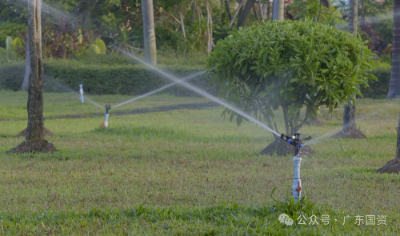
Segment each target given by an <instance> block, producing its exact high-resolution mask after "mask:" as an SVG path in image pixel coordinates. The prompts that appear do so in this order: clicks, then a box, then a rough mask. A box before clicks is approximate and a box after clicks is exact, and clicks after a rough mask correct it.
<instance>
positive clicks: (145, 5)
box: [142, 0, 157, 65]
mask: <svg viewBox="0 0 400 236" xmlns="http://www.w3.org/2000/svg"><path fill="white" fill-rule="evenodd" d="M142 14H143V34H144V50H145V53H146V61H147V62H149V63H152V64H153V65H156V64H157V49H156V34H155V31H154V11H153V0H142Z"/></svg>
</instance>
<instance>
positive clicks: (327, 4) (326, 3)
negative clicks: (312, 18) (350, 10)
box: [320, 0, 331, 8]
mask: <svg viewBox="0 0 400 236" xmlns="http://www.w3.org/2000/svg"><path fill="white" fill-rule="evenodd" d="M320 3H321V4H322V6H324V7H326V8H329V7H330V6H331V4H330V2H329V0H320Z"/></svg>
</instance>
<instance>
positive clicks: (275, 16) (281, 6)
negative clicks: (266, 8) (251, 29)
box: [272, 0, 285, 20]
mask: <svg viewBox="0 0 400 236" xmlns="http://www.w3.org/2000/svg"><path fill="white" fill-rule="evenodd" d="M284 10H285V1H284V0H274V1H273V3H272V20H284V18H283V13H284Z"/></svg>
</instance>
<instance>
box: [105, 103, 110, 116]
mask: <svg viewBox="0 0 400 236" xmlns="http://www.w3.org/2000/svg"><path fill="white" fill-rule="evenodd" d="M105 108H106V114H108V111H109V110H110V109H111V106H110V104H108V103H107V104H106V106H105Z"/></svg>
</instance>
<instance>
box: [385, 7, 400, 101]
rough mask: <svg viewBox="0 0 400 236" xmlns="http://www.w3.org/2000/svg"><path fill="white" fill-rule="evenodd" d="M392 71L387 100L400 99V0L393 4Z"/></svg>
mask: <svg viewBox="0 0 400 236" xmlns="http://www.w3.org/2000/svg"><path fill="white" fill-rule="evenodd" d="M392 45H393V46H392V71H391V73H390V82H389V92H388V95H387V98H398V97H400V0H394V3H393V44H392Z"/></svg>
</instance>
